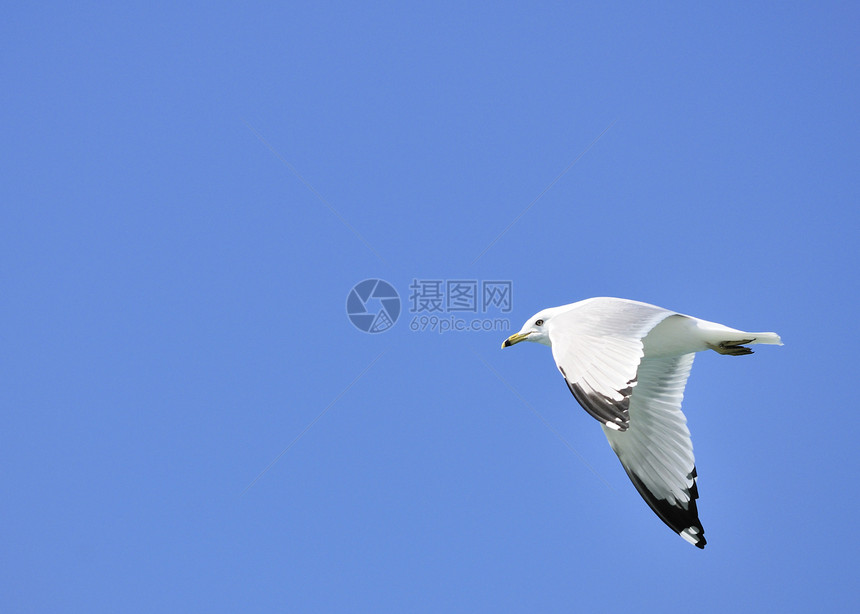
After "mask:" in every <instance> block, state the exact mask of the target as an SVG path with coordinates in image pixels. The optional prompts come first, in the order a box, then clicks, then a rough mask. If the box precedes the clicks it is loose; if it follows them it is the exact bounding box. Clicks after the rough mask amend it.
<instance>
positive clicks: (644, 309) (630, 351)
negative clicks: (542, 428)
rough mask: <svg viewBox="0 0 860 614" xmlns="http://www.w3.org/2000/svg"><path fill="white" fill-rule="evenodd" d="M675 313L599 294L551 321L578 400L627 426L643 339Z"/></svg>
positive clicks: (558, 356)
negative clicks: (603, 296)
mask: <svg viewBox="0 0 860 614" xmlns="http://www.w3.org/2000/svg"><path fill="white" fill-rule="evenodd" d="M673 314H674V312H672V311H668V310H666V309H662V308H660V307H655V306H653V305H648V304H646V303H639V302H636V301H628V300H624V299H613V298H596V299H591V300H588V301H583V303H582V304H581V306H579V307H577V308H576V309H572V310H570V311H568V312H566V313H563V314H560V315H558V316H556V317H555V318H553V319H552V320H551V321H550V322H549V323H548V333H549V337H550V342H551V343H552V355H553V358H554V359H555V363H556V365H557V366H558V370H559V371H560V372H561V374H562V376H563V377H564V379H565V382H567V386H568V388H570V391H571V392H572V393H573V396H574V397H575V398H576V400H577V402H579V404H580V405H581V406H582V408H583V409H585V411H586V412H588V413H589V414H590V415H591V416H593V417H594V418H596V419H597V420H599V421H600V422H601V423H602V424H603V425H604V426H607V427H609V428H611V429H614V430H617V431H625V430H627V425H628V420H629V413H628V410H629V405H630V397H631V395H632V394H633V390H634V387H635V386H636V385H637V379H636V372H637V369H638V368H639V362H640V360H641V359H642V356H643V348H642V338H643V337H645V336H646V335H647V334H648V333H649V332H650V331H651V329H653V328H654V327H655V326H656V325H657V324H658V323H660V322H661V321H663V320H664V319H665V318H667V317H668V316H670V315H673Z"/></svg>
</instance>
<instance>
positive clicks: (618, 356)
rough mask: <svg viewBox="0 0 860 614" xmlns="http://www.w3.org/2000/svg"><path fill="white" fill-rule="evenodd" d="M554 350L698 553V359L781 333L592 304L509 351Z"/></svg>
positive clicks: (639, 481)
mask: <svg viewBox="0 0 860 614" xmlns="http://www.w3.org/2000/svg"><path fill="white" fill-rule="evenodd" d="M520 341H533V342H536V343H542V344H544V345H548V346H550V347H551V348H552V357H553V358H554V359H555V364H556V366H557V367H558V370H559V371H560V372H561V375H562V377H563V378H564V381H565V382H566V383H567V387H568V388H569V389H570V391H571V392H572V393H573V396H574V398H575V399H576V400H577V402H579V404H580V405H582V408H583V409H584V410H585V411H586V412H588V413H589V414H590V415H591V416H593V417H594V418H596V419H597V420H598V421H599V422H600V423H601V425H602V426H603V432H604V433H606V438H607V439H608V440H609V445H610V446H612V449H613V450H614V451H615V453H616V454H617V455H618V458H619V459H620V460H621V464H622V466H623V467H624V470H625V471H626V472H627V475H628V476H629V477H630V480H631V481H632V482H633V485H634V486H635V487H636V490H638V491H639V494H640V495H642V498H643V499H645V502H646V503H647V504H648V505H649V506H650V507H651V509H652V510H654V512H655V513H656V514H657V516H659V517H660V520H662V521H663V522H665V523H666V524H667V525H668V526H669V527H670V528H671V529H672V530H673V531H675V532H676V533H678V535H680V536H681V537H683V538H684V539H685V540H687V541H688V542H690V543H691V544H693V545H694V546H696V547H698V548H704V547H705V544H706V543H707V542H706V541H705V532H704V529H703V528H702V523H701V522H700V521H699V512H698V509H697V508H696V499H698V497H699V493H698V490H697V489H696V463H695V459H694V457H693V442H692V441H691V440H690V431H689V430H688V429H687V419H686V418H685V417H684V414H683V413H682V412H681V401H682V400H683V398H684V387H685V385H686V383H687V378H688V377H689V375H690V368H691V367H692V366H693V357H694V356H695V355H696V352H701V351H703V350H714V351H715V352H718V353H720V354H727V355H729V356H743V355H744V354H752V353H753V351H752V350H751V349H750V348H748V347H746V346H748V345H753V344H756V343H765V344H769V345H782V342H781V341H780V339H779V335H777V334H776V333H747V332H743V331H740V330H737V329H734V328H729V327H728V326H723V325H722V324H716V323H715V322H708V321H707V320H700V319H699V318H694V317H692V316H686V315H683V314H680V313H676V312H674V311H669V310H667V309H663V308H662V307H656V306H654V305H649V304H647V303H640V302H639V301H631V300H627V299H621V298H590V299H587V300H584V301H579V302H578V303H571V304H570V305H562V306H561V307H552V308H549V309H544V310H543V311H539V312H538V313H536V314H535V315H533V316H532V317H531V318H530V319H529V320H528V321H527V322H526V323H525V324H524V325H523V327H522V329H521V330H520V332H518V333H516V334H515V335H511V336H510V337H508V338H507V339H506V340H505V342H504V343H503V344H502V347H503V348H506V347H509V346H512V345H514V344H517V343H519V342H520Z"/></svg>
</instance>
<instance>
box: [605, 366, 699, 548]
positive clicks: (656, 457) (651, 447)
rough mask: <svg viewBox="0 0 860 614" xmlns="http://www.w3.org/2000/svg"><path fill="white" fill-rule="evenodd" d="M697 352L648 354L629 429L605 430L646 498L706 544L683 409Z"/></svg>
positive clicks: (691, 538)
mask: <svg viewBox="0 0 860 614" xmlns="http://www.w3.org/2000/svg"><path fill="white" fill-rule="evenodd" d="M694 356H695V354H694V353H690V354H683V355H681V356H670V357H663V358H645V359H644V360H643V361H642V363H641V364H640V365H639V370H638V378H637V385H636V389H635V391H634V392H633V394H632V396H631V397H630V405H629V423H628V428H627V430H626V431H624V432H620V431H618V430H615V429H612V428H611V427H610V428H606V427H604V429H603V430H604V432H605V433H606V438H607V439H608V440H609V445H610V446H612V449H613V450H614V451H615V453H616V454H617V455H618V458H619V459H620V460H621V464H622V465H623V466H624V470H625V471H626V472H627V475H628V476H629V477H630V480H631V481H632V482H633V485H634V486H635V487H636V490H638V491H639V494H640V495H642V498H643V499H645V502H646V503H647V504H648V505H649V506H650V507H651V509H652V510H654V512H655V513H656V514H657V516H659V517H660V519H661V520H662V521H663V522H665V523H666V524H667V525H668V526H669V527H670V528H671V529H672V530H673V531H675V532H676V533H678V534H679V535H680V536H681V537H683V538H684V539H685V540H687V541H688V542H690V543H691V544H693V545H694V546H697V547H699V548H704V547H705V543H706V541H705V535H704V529H703V528H702V523H701V522H700V521H699V511H698V509H697V508H696V499H697V498H698V497H699V493H698V490H697V489H696V461H695V458H694V457H693V442H692V441H691V439H690V431H689V430H688V429H687V419H686V417H684V414H683V413H682V412H681V401H682V400H683V399H684V387H685V386H686V384H687V378H688V377H689V376H690V369H691V367H692V366H693V357H694Z"/></svg>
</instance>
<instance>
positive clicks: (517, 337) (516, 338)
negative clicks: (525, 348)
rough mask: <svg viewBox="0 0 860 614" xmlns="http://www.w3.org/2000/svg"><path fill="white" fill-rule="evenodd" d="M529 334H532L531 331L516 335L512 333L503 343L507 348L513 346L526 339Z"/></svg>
mask: <svg viewBox="0 0 860 614" xmlns="http://www.w3.org/2000/svg"><path fill="white" fill-rule="evenodd" d="M529 335H531V332H528V333H517V334H515V335H511V336H510V337H508V338H507V339H505V342H504V343H503V344H502V347H503V348H507V347H511V346H512V345H516V344H517V343H519V342H520V341H524V340H525V338H526V337H528V336H529Z"/></svg>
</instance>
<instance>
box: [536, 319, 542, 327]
mask: <svg viewBox="0 0 860 614" xmlns="http://www.w3.org/2000/svg"><path fill="white" fill-rule="evenodd" d="M535 326H543V320H535Z"/></svg>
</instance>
